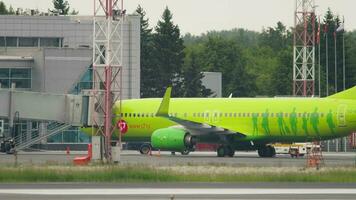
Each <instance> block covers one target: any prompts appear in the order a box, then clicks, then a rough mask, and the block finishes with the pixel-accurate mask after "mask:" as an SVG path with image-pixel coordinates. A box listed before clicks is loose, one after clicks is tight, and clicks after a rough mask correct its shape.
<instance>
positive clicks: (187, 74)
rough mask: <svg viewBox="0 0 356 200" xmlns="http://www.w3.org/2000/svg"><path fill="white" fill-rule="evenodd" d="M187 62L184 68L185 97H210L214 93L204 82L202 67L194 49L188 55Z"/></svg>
mask: <svg viewBox="0 0 356 200" xmlns="http://www.w3.org/2000/svg"><path fill="white" fill-rule="evenodd" d="M186 59H187V62H186V63H185V67H184V69H183V74H184V97H208V96H210V95H211V94H212V92H211V90H210V89H207V88H206V87H205V86H204V85H203V84H202V78H204V75H203V73H202V71H201V70H202V68H201V66H200V64H199V62H198V60H197V59H198V56H197V55H196V53H195V52H194V51H193V52H191V53H190V54H189V55H187V58H186Z"/></svg>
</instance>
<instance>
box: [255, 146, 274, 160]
mask: <svg viewBox="0 0 356 200" xmlns="http://www.w3.org/2000/svg"><path fill="white" fill-rule="evenodd" d="M258 155H259V156H260V157H261V158H272V157H275V156H276V150H275V149H274V147H272V146H262V147H260V148H258Z"/></svg>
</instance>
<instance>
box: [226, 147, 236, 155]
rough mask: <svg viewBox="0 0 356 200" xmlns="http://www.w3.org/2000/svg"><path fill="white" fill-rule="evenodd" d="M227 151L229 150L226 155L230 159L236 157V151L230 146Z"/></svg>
mask: <svg viewBox="0 0 356 200" xmlns="http://www.w3.org/2000/svg"><path fill="white" fill-rule="evenodd" d="M226 149H227V150H228V151H227V152H226V153H227V155H228V156H229V157H234V155H235V149H233V148H232V147H230V146H227V147H226Z"/></svg>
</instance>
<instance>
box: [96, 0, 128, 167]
mask: <svg viewBox="0 0 356 200" xmlns="http://www.w3.org/2000/svg"><path fill="white" fill-rule="evenodd" d="M120 6H121V8H120ZM124 21H125V12H124V9H123V0H121V4H120V3H119V0H94V20H93V22H94V29H93V86H92V88H93V91H92V92H93V93H92V95H93V97H94V98H93V100H94V102H93V104H92V105H93V106H92V107H93V108H92V111H93V112H92V113H93V115H92V116H93V118H92V124H93V125H94V128H93V135H102V136H103V137H104V156H105V159H106V161H107V162H109V163H110V162H112V152H111V143H112V141H111V138H112V133H113V131H114V129H115V126H113V124H112V119H113V113H112V110H113V107H114V104H115V102H116V108H118V110H119V111H120V113H121V96H122V95H121V90H122V84H121V83H122V65H123V62H122V60H123V59H122V53H123V48H122V46H123V40H122V39H123V37H122V36H123V23H124ZM120 116H121V115H120ZM120 116H119V117H120ZM119 137H121V134H119ZM119 141H120V145H121V139H120V140H119Z"/></svg>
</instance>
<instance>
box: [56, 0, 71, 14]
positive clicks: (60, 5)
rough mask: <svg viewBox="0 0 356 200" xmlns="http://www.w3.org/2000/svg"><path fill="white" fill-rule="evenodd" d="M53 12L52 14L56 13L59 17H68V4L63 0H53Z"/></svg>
mask: <svg viewBox="0 0 356 200" xmlns="http://www.w3.org/2000/svg"><path fill="white" fill-rule="evenodd" d="M53 7H54V10H53V11H52V12H58V13H59V15H68V12H69V3H68V1H65V0H53Z"/></svg>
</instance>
